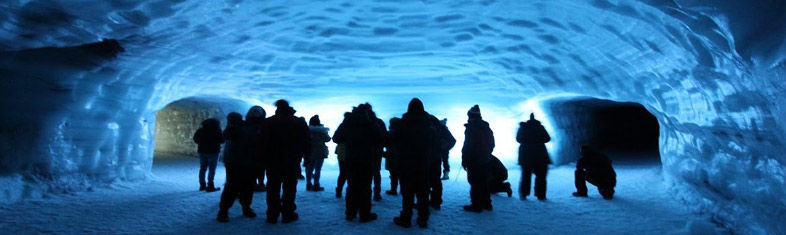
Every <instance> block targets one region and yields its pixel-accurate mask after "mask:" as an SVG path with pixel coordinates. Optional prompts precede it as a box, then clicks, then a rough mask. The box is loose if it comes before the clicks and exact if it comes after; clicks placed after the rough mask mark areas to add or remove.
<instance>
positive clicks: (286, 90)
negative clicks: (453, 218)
mask: <svg viewBox="0 0 786 235" xmlns="http://www.w3.org/2000/svg"><path fill="white" fill-rule="evenodd" d="M2 6H3V7H2V10H1V11H0V13H1V14H0V19H3V23H2V28H1V29H0V30H1V31H0V47H2V50H3V52H1V53H0V76H1V77H2V79H3V82H2V84H0V87H1V88H0V89H1V90H2V92H3V93H4V94H5V95H6V98H4V99H3V101H2V103H0V104H1V106H0V108H2V110H3V112H2V114H1V115H0V118H2V119H3V120H5V121H4V122H3V123H2V124H0V126H2V130H3V132H2V133H3V134H2V136H1V138H2V140H0V141H1V142H2V143H4V144H3V145H4V147H3V148H4V149H3V152H4V154H3V155H2V158H1V159H0V163H2V164H0V173H2V175H3V176H2V181H4V182H6V181H7V182H12V183H9V184H4V185H12V186H8V187H4V188H3V189H2V190H4V192H3V193H4V194H6V195H13V197H4V198H11V199H13V198H23V197H30V196H32V197H34V196H36V195H42V194H45V193H46V192H61V191H73V190H82V189H84V188H85V187H89V186H90V185H93V184H96V183H103V182H111V181H114V180H134V179H141V178H145V176H146V175H147V174H148V172H149V169H150V166H151V161H152V153H153V131H154V130H153V123H154V119H155V116H154V115H155V111H157V110H160V109H162V108H163V107H164V106H165V105H167V104H169V103H171V102H174V101H176V100H179V99H183V98H186V97H192V96H221V97H227V98H231V99H237V100H242V101H244V102H247V103H249V104H270V103H271V102H272V101H273V100H275V99H277V98H288V99H290V100H292V101H293V104H294V105H295V108H296V109H298V110H299V114H301V115H309V114H313V113H320V115H321V116H322V113H329V114H326V116H330V117H332V119H333V120H340V119H339V118H340V114H341V113H342V112H343V111H346V110H347V109H348V107H349V106H350V105H352V104H356V103H358V102H361V101H370V102H371V103H372V104H374V106H375V108H376V109H378V113H379V114H380V116H381V117H383V118H384V119H387V118H390V117H392V116H393V115H398V114H400V113H402V112H403V111H404V110H403V109H404V107H405V103H406V101H407V100H408V99H410V98H411V97H413V96H419V97H422V98H423V99H424V101H425V102H426V105H427V108H429V109H430V111H432V112H433V113H435V114H437V116H442V117H448V118H449V119H450V120H451V123H452V124H451V125H453V126H452V127H451V130H453V131H454V133H455V134H456V136H457V137H460V136H461V134H460V133H461V126H460V125H461V122H462V121H463V119H464V117H463V116H462V115H463V112H465V111H466V109H467V108H468V107H469V106H471V105H472V104H474V103H480V104H481V107H482V109H483V110H484V111H486V110H488V111H487V112H484V115H485V116H486V118H487V119H495V118H496V119H498V120H497V122H495V123H498V126H496V127H495V132H496V133H497V138H498V139H504V138H506V136H507V137H508V138H512V136H510V134H511V133H515V130H514V129H513V128H515V127H516V122H517V121H520V120H524V119H525V117H526V116H527V114H528V113H529V112H532V111H536V112H537V110H539V108H538V105H537V102H534V101H533V100H538V99H542V97H548V96H553V95H558V94H564V93H570V94H578V95H586V96H592V97H599V98H606V99H611V100H616V101H631V102H637V103H640V104H643V105H644V106H645V107H647V108H648V109H649V110H650V111H651V112H652V113H653V114H654V115H656V117H657V118H658V120H659V124H660V153H661V156H662V157H661V159H662V163H663V168H664V171H665V172H666V173H667V174H666V175H667V179H666V180H667V182H669V184H670V185H671V189H672V190H673V191H674V193H675V194H676V195H677V197H678V198H680V199H683V200H685V201H686V203H687V204H689V205H692V206H694V207H695V209H697V210H699V211H702V212H706V213H709V214H712V215H714V216H715V217H716V219H717V220H718V221H720V222H722V223H723V224H725V225H726V226H728V227H730V228H734V229H737V230H739V231H742V232H767V231H769V232H774V231H783V230H786V228H784V227H783V226H784V225H783V224H782V223H780V221H778V218H779V217H780V215H782V214H783V213H784V212H785V211H786V209H785V208H786V200H785V199H783V195H786V192H785V190H786V187H784V186H786V185H784V184H786V183H785V182H784V181H786V180H785V179H786V172H784V171H785V170H786V169H784V157H783V155H782V152H783V151H784V150H786V149H784V147H783V144H784V143H783V141H784V140H785V139H786V137H785V136H784V126H783V124H782V123H784V121H786V120H784V118H783V117H784V116H786V110H785V109H784V107H783V105H779V104H781V103H783V102H784V101H786V96H785V95H783V94H785V93H784V90H785V89H784V86H783V82H782V77H783V75H784V73H785V71H786V68H785V67H786V66H785V65H784V62H783V61H784V60H783V58H784V57H783V55H784V53H786V44H784V43H783V42H784V40H783V38H784V34H785V32H786V30H785V29H784V27H786V26H785V25H784V24H786V23H784V22H786V20H784V15H783V14H784V12H786V9H785V8H786V4H784V3H783V1H775V0H762V1H755V2H747V1H731V0H729V1H698V0H676V1H667V0H663V1H659V0H644V1H636V2H634V1H605V0H595V1H568V0H565V1H534V2H528V1H406V2H386V1H369V2H363V3H355V2H349V1H346V2H345V1H318V2H317V1H315V2H311V1H287V2H283V1H282V2H263V3H260V2H254V1H240V0H230V1H119V0H118V1H101V2H94V1H5V2H4V3H2ZM102 38H112V39H116V41H113V40H109V41H105V42H103V43H97V44H89V43H94V42H97V41H100V40H101V39H102ZM80 45H83V46H80ZM527 100H529V102H527ZM268 110H269V109H268ZM334 123H335V122H334ZM333 126H335V124H333ZM503 143H504V142H503ZM514 151H515V144H514V143H510V142H508V144H507V145H503V146H500V147H498V149H497V152H495V154H497V155H501V156H502V157H506V158H508V159H511V158H512V157H514V156H511V154H514ZM19 182H25V183H19ZM14 185H15V186H14ZM0 200H8V199H0Z"/></svg>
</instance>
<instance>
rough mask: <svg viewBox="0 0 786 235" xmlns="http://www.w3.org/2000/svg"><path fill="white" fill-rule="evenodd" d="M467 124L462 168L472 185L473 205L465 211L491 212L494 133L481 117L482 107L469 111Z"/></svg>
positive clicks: (470, 194)
mask: <svg viewBox="0 0 786 235" xmlns="http://www.w3.org/2000/svg"><path fill="white" fill-rule="evenodd" d="M467 117H468V120H467V124H464V126H465V127H466V130H464V147H463V148H462V149H461V166H462V167H464V168H465V169H467V181H469V184H470V190H469V196H470V199H471V201H472V204H470V205H466V206H464V210H466V211H471V212H482V211H483V210H484V209H485V210H491V209H492V207H491V197H490V195H489V188H488V179H489V167H488V166H489V160H490V159H491V152H492V151H494V145H495V144H494V133H493V132H492V131H491V128H489V123H488V122H486V121H483V118H482V117H481V116H480V107H478V105H475V106H472V108H471V109H469V111H467Z"/></svg>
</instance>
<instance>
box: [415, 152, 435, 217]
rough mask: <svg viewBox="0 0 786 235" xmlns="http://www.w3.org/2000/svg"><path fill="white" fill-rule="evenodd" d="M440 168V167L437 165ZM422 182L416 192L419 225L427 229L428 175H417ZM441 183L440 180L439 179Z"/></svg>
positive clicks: (417, 184)
mask: <svg viewBox="0 0 786 235" xmlns="http://www.w3.org/2000/svg"><path fill="white" fill-rule="evenodd" d="M437 167H439V165H437ZM438 175H439V171H437V176H438ZM417 176H418V177H419V178H420V180H417V181H419V182H417V183H416V186H417V187H416V190H415V196H416V197H417V199H418V204H417V208H418V219H417V223H418V225H419V226H421V227H426V226H427V224H428V218H429V214H430V212H429V185H428V173H426V172H422V173H419V174H417ZM437 181H439V178H437Z"/></svg>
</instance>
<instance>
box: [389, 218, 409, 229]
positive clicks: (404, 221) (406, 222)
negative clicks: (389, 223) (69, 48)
mask: <svg viewBox="0 0 786 235" xmlns="http://www.w3.org/2000/svg"><path fill="white" fill-rule="evenodd" d="M393 223H394V224H396V225H398V226H401V227H404V228H409V227H412V219H411V218H410V219H405V218H402V217H394V218H393Z"/></svg>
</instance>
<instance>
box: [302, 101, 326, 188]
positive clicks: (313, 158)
mask: <svg viewBox="0 0 786 235" xmlns="http://www.w3.org/2000/svg"><path fill="white" fill-rule="evenodd" d="M308 130H309V132H310V137H311V141H310V144H311V151H310V152H309V153H308V155H307V156H306V159H305V160H306V162H305V166H306V190H309V191H323V190H325V188H323V187H322V186H320V185H319V176H320V175H321V172H322V163H323V162H324V161H325V158H327V156H328V148H327V146H326V145H325V142H328V141H330V135H328V128H327V127H325V126H323V125H322V123H321V122H320V120H319V115H314V116H313V117H311V119H309V120H308ZM312 179H313V182H312Z"/></svg>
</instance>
